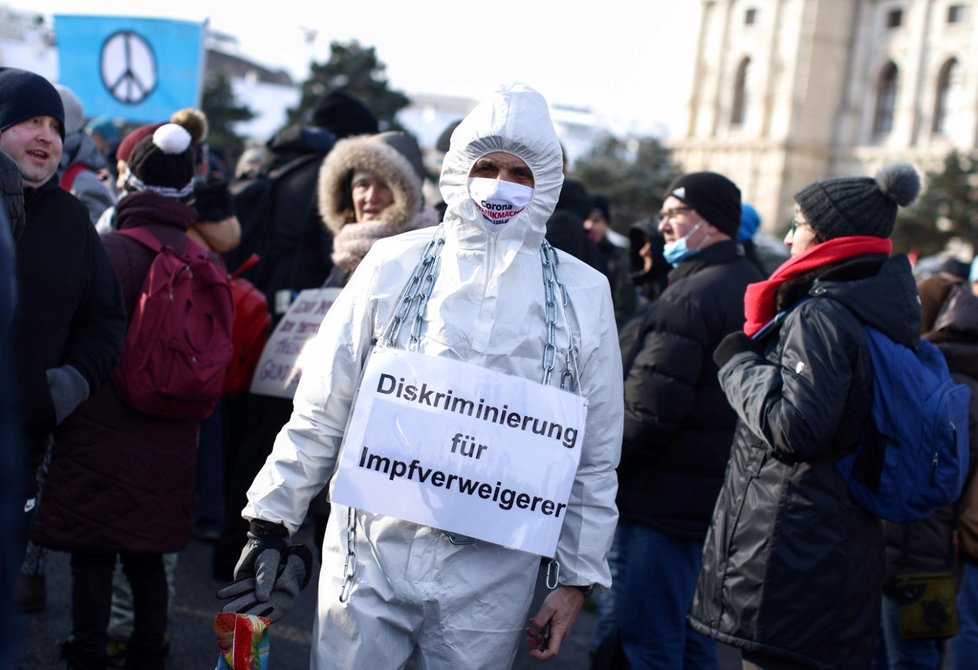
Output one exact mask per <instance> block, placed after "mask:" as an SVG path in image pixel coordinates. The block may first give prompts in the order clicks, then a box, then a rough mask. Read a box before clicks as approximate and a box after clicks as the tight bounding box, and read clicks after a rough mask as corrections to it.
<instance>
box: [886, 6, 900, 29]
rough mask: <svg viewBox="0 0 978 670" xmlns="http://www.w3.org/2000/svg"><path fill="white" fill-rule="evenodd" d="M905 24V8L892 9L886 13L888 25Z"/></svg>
mask: <svg viewBox="0 0 978 670" xmlns="http://www.w3.org/2000/svg"><path fill="white" fill-rule="evenodd" d="M902 25H903V10H902V9H891V10H890V11H888V12H887V13H886V27H887V28H899V27H900V26H902Z"/></svg>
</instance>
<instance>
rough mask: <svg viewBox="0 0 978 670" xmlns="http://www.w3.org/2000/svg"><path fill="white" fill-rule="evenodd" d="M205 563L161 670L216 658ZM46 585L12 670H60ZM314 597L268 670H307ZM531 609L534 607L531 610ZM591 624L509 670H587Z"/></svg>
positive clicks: (275, 631)
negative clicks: (548, 657) (546, 657)
mask: <svg viewBox="0 0 978 670" xmlns="http://www.w3.org/2000/svg"><path fill="white" fill-rule="evenodd" d="M302 534H303V539H304V541H306V542H308V541H309V538H308V537H306V536H305V535H307V534H308V531H305V530H304V531H302ZM210 558H211V545H209V544H206V543H203V542H200V541H197V540H191V543H190V545H189V546H188V547H187V548H186V549H185V550H184V551H183V552H182V553H181V554H180V558H179V562H178V568H177V584H176V602H175V606H174V612H173V613H172V615H171V626H170V634H171V638H172V643H171V651H170V656H169V658H168V661H167V667H168V668H170V669H171V670H211V669H213V668H214V666H215V664H216V661H217V655H218V652H217V644H216V642H215V637H214V633H213V629H212V624H213V619H214V615H215V614H216V613H217V611H218V610H219V601H218V600H217V599H216V597H215V596H214V592H215V591H216V590H217V588H218V587H219V586H220V584H219V583H218V582H216V581H215V580H213V579H212V578H211V571H210ZM47 579H48V604H47V607H46V609H45V610H44V612H41V613H39V614H31V615H27V616H26V617H25V624H26V629H27V635H26V640H25V648H24V652H23V654H22V659H21V661H20V662H19V663H18V664H17V665H16V666H15V670H49V669H59V668H64V667H65V665H64V662H63V661H62V660H61V659H60V657H59V654H58V643H59V642H60V641H62V640H64V639H65V637H66V636H67V635H68V632H69V629H70V610H69V607H70V600H69V566H68V557H67V555H66V554H62V553H56V552H51V553H50V554H49V559H48V570H47ZM541 584H542V581H541ZM315 594H316V582H315V578H314V580H313V581H312V582H310V585H309V586H308V587H307V588H306V589H305V590H304V591H303V592H302V594H301V595H300V597H299V601H298V603H297V604H296V608H295V609H294V610H293V611H292V612H290V613H289V615H288V616H287V617H286V618H285V619H283V620H282V621H279V622H278V623H276V624H275V625H274V626H273V627H272V628H271V631H270V637H271V650H270V661H271V663H270V666H271V670H305V669H306V668H308V665H309V660H308V659H309V648H310V643H311V631H312V618H313V615H314V611H315ZM541 597H542V590H541V589H540V588H538V592H537V601H539V600H540V598H541ZM536 604H537V603H534V607H535V606H536ZM533 611H535V609H533ZM594 623H595V616H594V614H593V613H591V612H588V611H582V612H581V614H580V616H579V617H578V619H577V624H576V626H575V628H574V632H573V635H572V636H571V638H570V639H569V640H567V641H566V642H565V644H564V647H563V649H562V650H561V653H560V656H559V657H558V658H556V659H554V660H553V661H552V662H549V663H540V662H538V661H536V660H534V659H532V658H530V657H529V656H528V655H527V654H526V653H525V652H523V651H522V650H521V651H520V654H519V655H518V657H517V661H516V664H515V665H514V666H513V669H514V670H587V668H588V666H589V660H588V654H587V643H588V640H589V639H590V636H591V633H592V631H593V630H594ZM735 667H739V662H738V661H737V657H736V655H735V654H731V653H730V651H729V650H724V651H723V656H722V662H721V668H722V669H723V670H730V669H732V668H735ZM364 670H385V669H373V668H370V669H366V668H365V669H364ZM460 670H463V669H460Z"/></svg>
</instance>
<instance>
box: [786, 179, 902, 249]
mask: <svg viewBox="0 0 978 670" xmlns="http://www.w3.org/2000/svg"><path fill="white" fill-rule="evenodd" d="M919 193H920V175H919V174H917V170H915V169H914V167H913V166H912V165H910V164H909V163H902V162H898V163H887V164H886V165H884V166H883V167H881V168H880V170H879V172H877V173H876V178H875V179H873V178H870V177H842V178H838V179H826V180H824V181H817V182H814V183H813V184H809V185H808V186H806V187H805V188H803V189H801V190H800V191H798V193H796V194H795V202H797V203H798V206H799V207H801V211H802V213H803V214H804V215H805V218H806V219H808V222H809V224H811V226H812V228H813V229H814V230H815V233H816V234H817V235H818V237H819V239H821V240H822V241H827V240H831V239H833V238H836V237H848V236H852V235H871V236H873V237H884V238H885V237H889V236H890V234H891V233H892V232H893V225H894V224H895V223H896V215H897V206H898V205H899V206H900V207H906V206H907V205H909V204H910V203H912V202H913V201H914V200H916V199H917V195H918V194H919Z"/></svg>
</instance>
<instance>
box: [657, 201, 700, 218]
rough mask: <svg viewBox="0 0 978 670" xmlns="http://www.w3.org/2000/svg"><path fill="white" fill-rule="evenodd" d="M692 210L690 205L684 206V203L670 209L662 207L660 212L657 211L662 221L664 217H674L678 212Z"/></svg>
mask: <svg viewBox="0 0 978 670" xmlns="http://www.w3.org/2000/svg"><path fill="white" fill-rule="evenodd" d="M692 211H693V208H692V207H686V206H685V205H684V206H682V207H673V208H672V209H664V210H662V211H661V212H659V218H660V219H662V220H663V221H665V220H666V219H675V218H676V217H678V216H679V215H680V214H685V213H686V212H692Z"/></svg>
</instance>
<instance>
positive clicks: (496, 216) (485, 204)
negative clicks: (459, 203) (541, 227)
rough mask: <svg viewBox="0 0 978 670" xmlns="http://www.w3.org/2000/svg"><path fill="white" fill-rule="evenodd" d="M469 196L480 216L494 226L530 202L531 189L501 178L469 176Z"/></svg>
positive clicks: (505, 220)
mask: <svg viewBox="0 0 978 670" xmlns="http://www.w3.org/2000/svg"><path fill="white" fill-rule="evenodd" d="M469 197H470V198H472V200H474V201H475V204H476V206H477V207H478V208H479V211H480V212H482V218H484V219H485V220H486V221H488V222H489V223H491V224H492V225H494V226H501V225H503V224H504V223H508V222H509V220H510V219H512V218H513V217H514V216H516V215H517V214H519V213H520V212H522V211H523V208H524V207H526V206H527V205H528V204H530V199H531V198H532V197H533V189H532V188H530V187H529V186H524V185H523V184H517V183H515V182H511V181H504V180H502V179H486V178H485V177H471V178H469Z"/></svg>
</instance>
